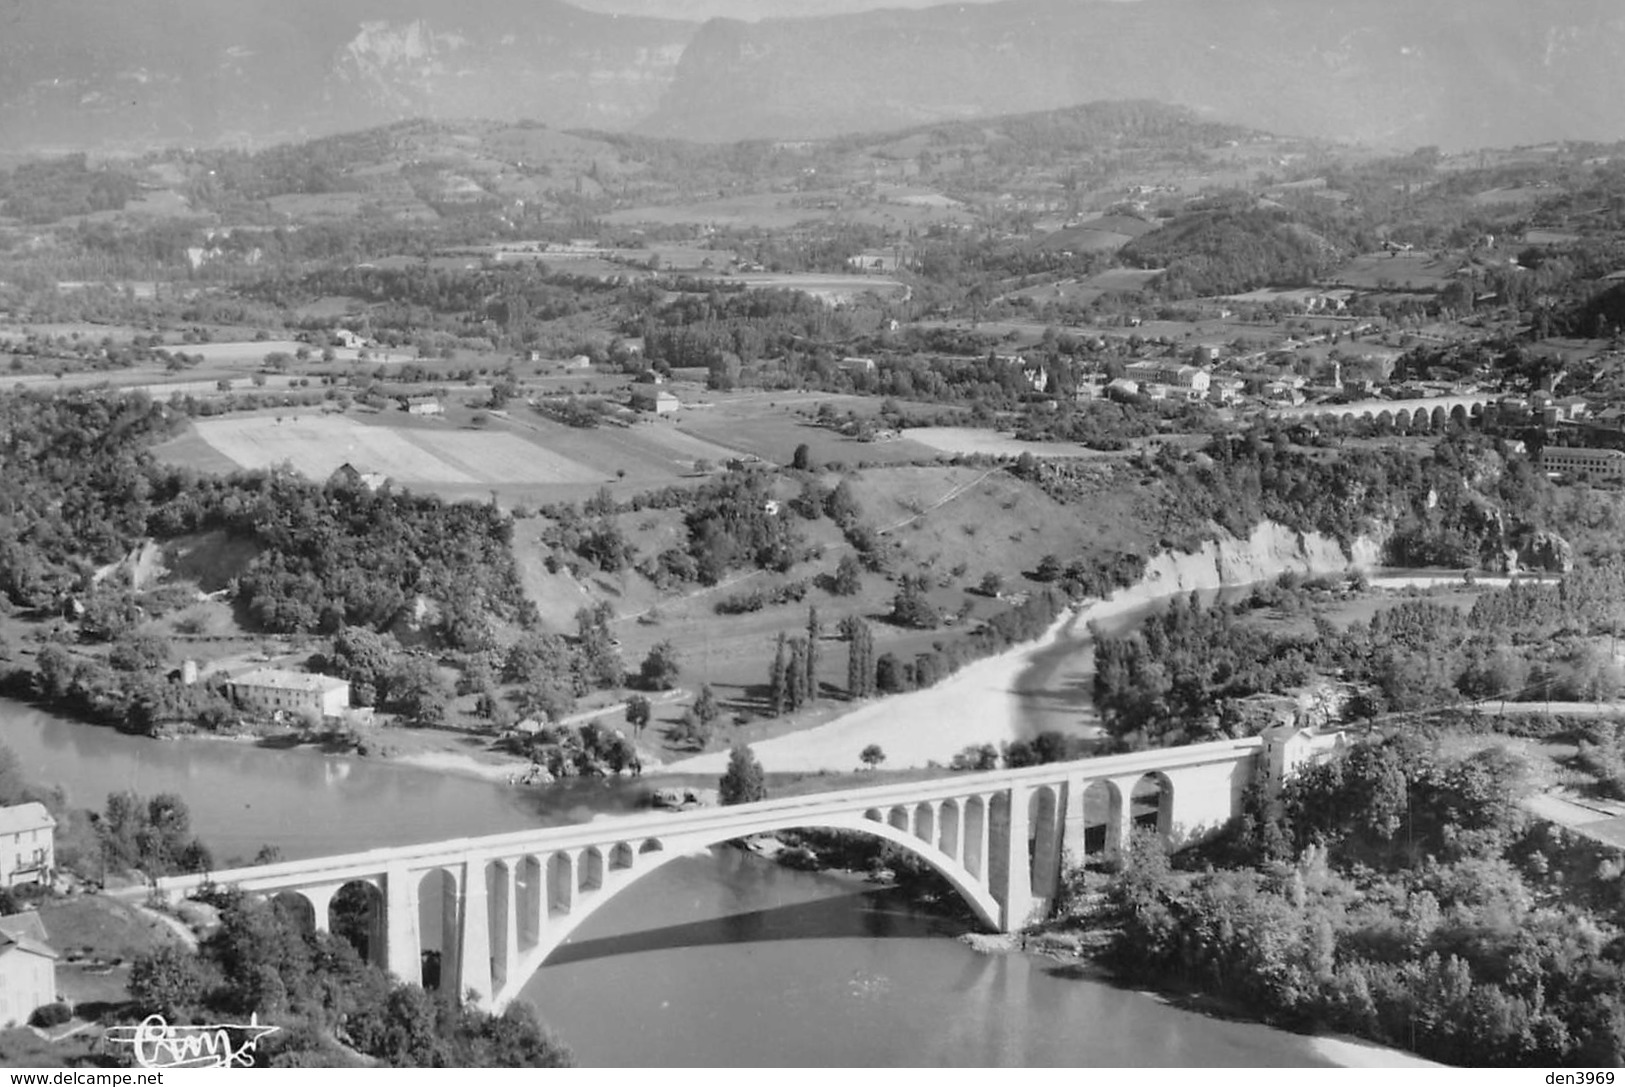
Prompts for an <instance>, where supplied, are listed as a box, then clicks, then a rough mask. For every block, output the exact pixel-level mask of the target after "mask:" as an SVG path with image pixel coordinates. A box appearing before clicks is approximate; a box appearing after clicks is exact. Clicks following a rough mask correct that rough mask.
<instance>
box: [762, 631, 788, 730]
mask: <svg viewBox="0 0 1625 1087" xmlns="http://www.w3.org/2000/svg"><path fill="white" fill-rule="evenodd" d="M787 656H788V655H787V654H786V653H785V650H784V633H783V632H782V631H781V632H780V633H779V648H778V651H777V652H775V653H774V654H773V670H772V672H771V673H769V675H768V680H767V686H768V698H769V699H770V700H771V701H772V703H773V716H774V717H780V716H783V714H784V704H785V700H786V697H787V695H788V691H787V690H786V689H785V688H786V686H787V682H786V681H787V679H788V677H789V670H790V662H789V660H788V659H787Z"/></svg>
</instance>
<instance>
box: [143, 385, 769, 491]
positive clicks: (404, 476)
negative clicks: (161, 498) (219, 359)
mask: <svg viewBox="0 0 1625 1087" xmlns="http://www.w3.org/2000/svg"><path fill="white" fill-rule="evenodd" d="M467 414H469V413H466V412H464V411H462V410H461V409H455V408H454V409H453V410H452V412H451V414H450V417H449V418H442V419H436V418H430V419H422V418H417V417H411V416H407V415H404V414H401V413H398V412H390V413H387V414H382V415H379V416H376V417H374V419H375V420H376V421H374V419H368V420H366V421H364V420H363V419H360V418H355V417H352V416H346V415H338V414H332V413H321V412H299V413H297V414H295V413H293V412H291V411H286V410H285V411H284V412H282V413H281V414H280V415H277V414H272V413H268V412H267V413H255V414H245V415H233V416H230V417H226V418H213V419H201V420H198V421H196V422H194V423H193V424H192V427H191V428H190V429H189V430H188V431H187V433H186V434H184V435H182V436H181V437H179V438H176V439H173V440H171V441H169V442H166V443H164V444H163V445H162V446H160V447H159V448H158V450H157V452H158V455H159V456H160V457H161V458H162V459H163V460H165V461H166V462H168V463H171V464H185V465H188V466H190V467H193V468H197V469H199V470H201V471H209V472H229V471H232V470H235V469H238V468H267V467H270V466H272V465H276V464H282V463H287V464H289V465H291V466H292V467H293V468H294V470H296V471H298V472H300V473H302V474H304V475H305V476H306V477H308V478H310V479H312V480H318V481H320V480H325V479H326V478H327V477H328V476H330V475H332V474H333V471H334V470H335V469H337V468H338V467H339V466H340V465H341V464H346V463H348V464H351V465H353V466H354V467H355V468H356V469H357V470H359V471H362V472H381V473H383V474H384V475H386V476H388V477H389V478H390V479H391V480H393V481H395V482H396V483H399V484H402V485H409V486H412V487H414V488H418V489H422V490H429V491H433V492H434V493H437V494H441V495H443V496H444V497H447V498H453V499H456V498H480V499H484V498H488V497H489V496H490V495H491V493H492V492H493V491H495V492H497V494H498V495H499V497H501V498H503V499H506V500H507V501H509V502H515V503H517V502H527V503H540V502H550V501H556V500H560V499H578V498H585V497H587V496H589V495H591V494H592V493H593V492H594V491H596V490H597V489H598V488H599V487H601V486H604V485H613V489H614V490H615V491H616V493H617V495H618V496H620V497H625V496H626V494H627V493H630V491H632V490H638V489H645V488H647V487H649V486H662V485H665V484H667V483H671V482H673V481H675V480H679V479H683V478H685V477H691V476H693V474H694V464H695V462H696V461H700V460H708V461H711V462H712V463H713V464H720V463H722V462H723V461H725V460H728V459H729V458H731V457H733V456H736V455H737V454H736V453H735V452H734V451H732V450H730V449H728V448H725V447H723V446H721V445H717V444H714V443H712V442H709V441H706V440H705V439H704V438H703V437H696V436H694V435H690V434H685V433H683V432H682V431H680V430H678V429H677V427H676V426H675V425H673V424H672V422H671V421H670V420H661V421H655V420H648V421H644V422H639V423H637V424H634V425H633V426H630V427H622V426H613V425H606V426H601V427H597V428H594V429H591V430H577V429H573V428H571V427H566V426H562V425H560V424H557V423H554V422H551V421H549V420H546V419H542V418H540V417H538V416H535V415H532V414H530V413H529V412H528V411H526V410H525V409H520V410H519V411H518V412H515V413H514V416H513V417H512V418H511V419H510V420H507V421H493V422H491V423H490V424H489V425H488V426H487V427H485V428H482V429H475V428H473V427H464V426H459V425H458V422H457V421H456V420H460V419H461V417H462V416H464V415H467Z"/></svg>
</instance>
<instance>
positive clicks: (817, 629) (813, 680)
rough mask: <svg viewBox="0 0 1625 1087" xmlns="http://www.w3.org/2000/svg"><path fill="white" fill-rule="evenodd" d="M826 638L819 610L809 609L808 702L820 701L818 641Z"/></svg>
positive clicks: (811, 607) (815, 608) (810, 607)
mask: <svg viewBox="0 0 1625 1087" xmlns="http://www.w3.org/2000/svg"><path fill="white" fill-rule="evenodd" d="M823 636H824V628H823V625H822V624H821V623H819V621H818V608H817V607H813V606H809V607H808V608H807V670H806V677H805V678H806V682H807V701H808V702H816V701H818V639H819V638H822V637H823Z"/></svg>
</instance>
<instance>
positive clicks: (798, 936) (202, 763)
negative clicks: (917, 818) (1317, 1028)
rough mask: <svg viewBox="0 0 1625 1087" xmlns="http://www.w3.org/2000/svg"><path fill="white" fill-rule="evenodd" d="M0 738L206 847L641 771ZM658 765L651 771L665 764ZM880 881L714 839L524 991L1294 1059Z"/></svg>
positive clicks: (8, 722)
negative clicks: (715, 844)
mask: <svg viewBox="0 0 1625 1087" xmlns="http://www.w3.org/2000/svg"><path fill="white" fill-rule="evenodd" d="M0 740H3V742H4V743H5V744H6V745H7V746H9V747H10V748H11V749H12V750H13V751H14V752H16V754H17V755H18V757H19V759H20V761H21V763H22V765H23V767H24V769H25V770H26V772H27V773H28V774H29V775H30V776H31V777H32V778H33V779H34V780H37V781H41V782H52V783H57V784H61V785H62V786H63V787H64V788H65V789H66V790H67V792H68V795H69V797H70V799H71V800H72V801H73V802H74V803H75V804H78V805H82V806H90V807H100V806H101V803H102V801H103V800H104V799H105V797H106V794H107V793H109V792H112V791H116V790H122V789H134V790H136V791H138V792H142V793H146V794H151V793H157V792H176V793H179V794H181V795H182V796H183V797H185V799H186V801H187V803H188V805H189V806H190V808H191V811H192V820H193V827H194V830H196V831H197V832H198V833H199V834H200V835H201V836H202V837H203V838H204V840H205V841H206V842H207V843H208V844H209V846H210V847H211V848H212V849H213V850H214V851H215V853H216V855H217V856H218V857H220V858H221V859H222V860H225V859H228V858H232V857H246V856H250V855H252V854H253V852H254V851H255V850H256V849H258V847H259V846H260V845H261V844H264V843H271V844H275V845H276V846H278V847H279V848H281V849H282V851H283V853H284V855H285V856H286V857H288V858H289V859H293V858H298V857H305V856H314V855H320V854H323V853H333V852H343V851H348V850H357V849H366V848H371V847H375V846H383V845H398V844H406V843H410V842H417V841H428V840H433V839H436V838H446V837H455V836H459V835H465V834H480V833H493V832H498V831H503V830H514V829H521V828H524V827H530V826H535V825H537V824H538V823H543V824H551V823H565V822H580V821H584V820H586V819H589V818H591V817H592V815H593V814H594V813H595V812H603V811H616V810H624V809H625V808H626V807H628V806H629V805H630V804H632V803H633V802H634V801H635V799H636V797H637V794H638V792H639V791H640V789H641V787H640V786H638V785H636V784H630V783H622V784H612V783H605V782H578V783H573V784H571V785H569V786H566V787H554V788H550V789H540V790H521V789H512V788H508V787H504V786H500V785H494V784H490V783H487V782H482V781H478V780H475V779H472V778H460V777H454V776H449V775H439V774H434V773H431V772H428V771H424V770H419V769H417V768H414V767H409V766H402V765H399V764H393V763H389V762H385V761H376V760H367V759H359V758H353V757H348V756H324V755H321V754H318V753H315V752H312V751H307V750H269V749H264V748H259V747H256V746H254V745H251V744H238V743H230V742H224V741H220V742H204V741H192V742H187V741H177V742H167V743H165V742H157V741H153V740H148V739H144V738H141V737H135V736H126V735H122V734H120V733H118V732H115V731H113V730H111V729H106V728H100V727H97V726H93V725H86V724H82V723H79V722H75V721H68V720H64V719H61V718H58V717H56V716H54V715H52V714H49V713H46V712H43V711H40V710H38V709H35V708H33V707H31V706H27V705H24V704H21V703H18V702H13V701H8V700H3V699H0ZM663 783H664V782H663ZM957 932H958V929H957V928H955V927H954V925H953V924H952V923H949V922H946V921H944V920H942V919H940V918H937V917H933V916H932V915H931V914H929V913H926V912H923V911H921V910H918V909H915V908H914V907H912V906H910V905H909V904H908V903H906V902H904V901H900V900H899V899H898V897H897V896H896V895H895V894H894V893H892V892H888V891H884V890H877V889H874V888H870V887H867V886H865V885H863V884H861V883H858V882H855V881H854V880H852V879H850V878H847V877H843V876H835V875H830V874H818V873H805V872H796V871H792V870H789V869H785V868H780V867H779V866H777V865H774V864H772V863H770V862H767V861H764V860H762V859H760V858H758V857H756V856H754V855H748V854H743V853H740V852H737V851H733V850H716V851H713V852H711V853H709V854H703V855H699V856H695V857H691V858H685V859H682V860H680V861H676V862H673V863H672V864H670V865H667V866H666V867H664V868H661V869H658V870H657V871H656V872H655V873H654V874H652V875H651V876H650V877H649V878H648V879H647V881H645V882H644V883H640V884H638V885H637V886H636V887H634V888H633V889H631V890H629V891H627V892H625V893H624V894H622V895H621V896H619V897H618V898H616V899H615V900H613V901H612V902H610V903H608V904H607V905H606V906H604V907H603V908H602V909H601V910H600V911H599V913H597V914H596V915H595V916H594V917H593V918H592V919H591V920H590V921H589V922H588V923H587V924H585V925H584V926H583V927H582V929H581V930H580V931H579V932H578V933H577V935H576V936H575V937H574V938H573V939H572V940H571V941H570V942H569V943H567V944H566V945H565V946H564V947H563V948H561V949H560V951H559V952H558V953H557V954H556V955H555V957H554V959H553V960H552V961H550V962H549V964H548V965H547V966H546V967H544V968H543V969H542V970H541V971H540V972H539V973H538V974H537V975H536V977H535V978H534V979H533V980H532V981H531V983H530V984H529V986H527V988H526V990H525V996H526V998H527V999H528V1000H529V1001H530V1002H531V1003H532V1004H534V1005H535V1006H536V1007H537V1009H538V1010H539V1012H540V1013H541V1015H542V1017H543V1019H544V1020H546V1021H547V1022H548V1023H549V1024H550V1025H552V1026H553V1027H554V1028H555V1030H556V1031H557V1032H558V1034H559V1036H560V1037H561V1038H562V1039H563V1040H564V1041H566V1042H567V1043H568V1044H570V1045H571V1047H572V1048H573V1049H574V1050H575V1052H576V1054H577V1058H578V1059H579V1060H580V1062H581V1063H582V1064H584V1065H590V1066H639V1067H665V1066H703V1065H728V1066H754V1065H778V1066H807V1065H813V1066H816V1065H843V1066H907V1065H962V1066H1023V1065H1095V1066H1111V1065H1125V1064H1135V1065H1141V1064H1145V1065H1166V1066H1188V1065H1206V1066H1213V1065H1287V1066H1299V1065H1312V1064H1324V1063H1326V1062H1325V1061H1324V1060H1323V1059H1321V1058H1320V1057H1319V1056H1318V1055H1317V1052H1316V1050H1315V1048H1314V1043H1313V1042H1312V1041H1311V1040H1310V1039H1307V1038H1303V1037H1300V1036H1297V1035H1293V1034H1289V1033H1285V1032H1282V1031H1277V1030H1272V1029H1269V1028H1267V1027H1262V1026H1258V1025H1255V1024H1248V1023H1237V1022H1229V1021H1225V1020H1219V1019H1213V1018H1209V1017H1206V1016H1202V1015H1198V1014H1195V1013H1192V1012H1188V1011H1184V1010H1181V1009H1178V1008H1174V1007H1171V1006H1169V1005H1168V1004H1166V1003H1164V1002H1163V1001H1161V1000H1159V999H1157V998H1155V997H1153V996H1150V995H1146V994H1141V993H1135V992H1129V991H1124V990H1120V989H1117V988H1115V987H1113V986H1111V985H1107V984H1104V983H1102V982H1099V981H1096V980H1092V979H1088V978H1084V977H1081V976H1079V975H1078V974H1077V972H1076V971H1075V970H1074V969H1072V968H1069V967H1066V966H1064V965H1061V964H1059V963H1055V962H1052V961H1050V960H1047V959H1043V958H1038V957H1033V956H1026V955H1017V954H1008V955H984V954H980V953H978V952H975V951H973V950H971V949H970V948H969V947H967V946H965V945H964V944H962V943H960V942H959V941H958V940H956V939H953V938H952V937H953V936H955V935H956V934H957Z"/></svg>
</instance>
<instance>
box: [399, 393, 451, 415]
mask: <svg viewBox="0 0 1625 1087" xmlns="http://www.w3.org/2000/svg"><path fill="white" fill-rule="evenodd" d="M405 405H406V410H407V411H408V412H409V413H411V414H413V415H444V414H445V412H446V408H445V405H444V404H442V403H440V399H439V398H438V397H434V396H409V397H407V398H406V400H405Z"/></svg>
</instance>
